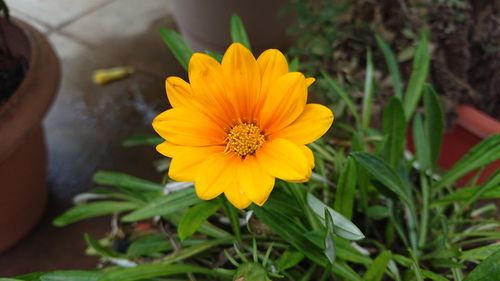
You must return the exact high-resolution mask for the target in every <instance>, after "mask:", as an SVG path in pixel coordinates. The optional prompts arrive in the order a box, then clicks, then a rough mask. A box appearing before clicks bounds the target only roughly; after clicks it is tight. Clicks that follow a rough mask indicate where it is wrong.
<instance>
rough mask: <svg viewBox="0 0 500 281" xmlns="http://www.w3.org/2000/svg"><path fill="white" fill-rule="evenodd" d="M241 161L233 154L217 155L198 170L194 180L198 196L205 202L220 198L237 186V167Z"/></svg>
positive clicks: (207, 160)
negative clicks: (223, 193)
mask: <svg viewBox="0 0 500 281" xmlns="http://www.w3.org/2000/svg"><path fill="white" fill-rule="evenodd" d="M240 161H241V159H239V158H238V157H235V156H234V155H232V154H227V153H216V154H213V155H212V156H210V157H209V158H207V159H206V160H205V161H204V162H203V163H202V164H201V166H200V167H199V168H198V171H197V173H196V176H195V179H194V187H195V190H196V194H197V195H198V197H200V198H201V199H203V200H210V199H213V198H215V197H217V196H219V195H220V194H221V193H222V192H225V191H226V190H228V189H229V188H234V187H235V186H236V185H237V178H236V166H237V165H238V164H239V162H240Z"/></svg>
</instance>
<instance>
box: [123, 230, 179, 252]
mask: <svg viewBox="0 0 500 281" xmlns="http://www.w3.org/2000/svg"><path fill="white" fill-rule="evenodd" d="M170 250H172V245H171V244H170V243H168V242H167V239H166V238H165V236H164V235H160V234H150V235H146V236H143V237H140V238H138V239H137V240H135V241H134V242H132V244H130V246H129V247H128V249H127V256H131V257H137V256H150V255H152V254H156V253H159V252H164V251H170Z"/></svg>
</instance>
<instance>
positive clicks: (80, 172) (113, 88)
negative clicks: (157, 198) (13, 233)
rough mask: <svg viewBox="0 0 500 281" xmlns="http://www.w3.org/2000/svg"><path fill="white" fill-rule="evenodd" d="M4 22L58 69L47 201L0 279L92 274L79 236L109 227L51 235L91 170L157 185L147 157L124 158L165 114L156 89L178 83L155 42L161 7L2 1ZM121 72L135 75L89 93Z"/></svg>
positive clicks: (138, 153)
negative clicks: (18, 24) (32, 30)
mask: <svg viewBox="0 0 500 281" xmlns="http://www.w3.org/2000/svg"><path fill="white" fill-rule="evenodd" d="M7 4H8V5H9V6H10V7H11V10H12V14H13V15H14V16H16V17H18V18H21V19H23V20H25V21H27V22H29V23H31V24H33V25H34V26H35V27H36V28H38V29H39V30H40V31H41V32H43V33H44V34H46V36H47V37H48V38H49V40H50V42H51V43H52V44H53V46H54V48H55V50H56V52H57V54H58V55H59V57H60V60H61V66H62V77H61V87H60V90H59V94H58V97H57V99H56V101H55V103H54V105H53V107H52V109H51V110H50V112H49V113H48V115H47V118H46V120H45V123H44V125H45V129H46V135H47V136H46V139H47V144H48V148H49V185H50V191H51V199H50V203H49V207H48V211H47V214H46V216H45V218H44V219H43V221H42V222H41V223H40V224H39V225H38V226H37V228H36V229H35V230H34V231H33V233H31V234H30V235H29V236H28V237H26V238H25V239H24V240H23V241H21V242H20V243H19V244H18V245H17V246H15V247H14V248H12V249H11V250H9V251H7V252H6V253H4V254H1V255H0V277H3V276H13V275H16V274H21V273H26V272H33V271H47V270H53V269H79V268H92V267H94V266H95V265H96V260H95V259H94V258H89V257H86V256H85V254H84V249H85V243H84V241H83V233H85V232H88V233H90V234H93V235H95V237H98V236H99V235H102V234H104V233H105V232H106V231H108V230H109V226H108V224H109V219H108V218H102V219H95V220H90V221H86V222H83V223H77V224H74V225H71V226H69V227H66V228H55V227H53V226H51V220H52V218H53V217H54V216H56V215H57V214H59V213H61V212H62V211H63V210H64V209H65V208H67V207H68V206H70V205H71V198H72V197H73V196H74V195H75V194H77V193H80V192H83V191H85V190H87V189H88V188H90V187H92V182H91V176H92V174H93V173H94V172H95V171H96V170H99V169H106V170H116V171H123V172H128V173H131V174H134V175H136V176H141V177H145V178H148V179H151V180H160V179H161V177H162V175H160V174H158V173H156V171H155V170H154V167H153V165H152V161H154V160H156V159H159V158H160V157H161V156H160V155H158V154H157V153H156V152H155V151H154V149H153V148H149V147H140V148H131V149H126V148H123V147H121V145H120V144H121V142H122V141H123V140H124V139H125V138H127V137H129V136H133V135H137V134H152V133H153V131H152V129H151V125H150V124H151V120H152V118H153V117H154V116H155V115H156V114H157V113H158V112H160V111H162V110H164V109H165V108H166V107H167V103H166V97H165V90H164V79H165V77H166V76H167V75H179V74H182V70H181V68H180V66H179V65H178V64H177V62H176V61H175V59H174V58H173V56H172V55H171V54H170V52H169V51H168V50H167V48H166V46H165V45H164V44H163V42H162V40H161V38H160V37H159V33H158V29H159V28H160V27H173V26H174V23H173V20H172V17H171V15H170V2H169V1H168V0H145V1H136V0H85V1H81V0H7ZM124 65H127V66H128V65H130V66H133V67H134V68H135V69H136V73H135V74H133V75H132V76H131V77H130V78H128V79H125V80H122V81H118V82H114V83H112V84H109V85H106V86H97V85H94V84H93V83H92V81H91V73H92V72H93V71H94V70H95V69H98V68H108V67H115V66H124Z"/></svg>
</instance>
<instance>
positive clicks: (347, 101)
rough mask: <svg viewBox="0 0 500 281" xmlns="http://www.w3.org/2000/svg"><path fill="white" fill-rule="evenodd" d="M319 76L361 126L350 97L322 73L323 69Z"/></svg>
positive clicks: (326, 74) (324, 72)
mask: <svg viewBox="0 0 500 281" xmlns="http://www.w3.org/2000/svg"><path fill="white" fill-rule="evenodd" d="M320 72H321V75H323V78H324V79H325V81H326V82H327V83H328V85H329V86H330V88H331V89H332V90H333V91H335V92H336V93H337V94H338V95H339V96H340V98H341V99H342V100H343V101H344V102H345V104H346V105H347V108H349V110H350V111H351V113H352V115H353V116H354V119H355V120H356V124H358V125H361V118H360V117H359V114H358V111H357V109H356V106H355V105H354V102H353V101H352V99H351V97H350V96H349V95H348V94H347V93H346V92H345V91H344V90H343V89H342V88H341V87H340V86H339V85H338V84H337V82H335V81H334V80H333V79H332V78H331V77H330V76H329V75H328V73H326V71H324V70H323V69H322V70H320Z"/></svg>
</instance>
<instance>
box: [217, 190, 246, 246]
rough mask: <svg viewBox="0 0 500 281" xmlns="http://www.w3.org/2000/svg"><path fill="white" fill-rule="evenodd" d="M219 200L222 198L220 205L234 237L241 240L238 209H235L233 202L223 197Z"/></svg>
mask: <svg viewBox="0 0 500 281" xmlns="http://www.w3.org/2000/svg"><path fill="white" fill-rule="evenodd" d="M220 200H222V207H223V208H224V212H225V213H226V215H227V217H228V219H229V224H230V225H231V229H232V230H233V233H234V235H235V236H236V239H238V241H241V226H240V218H239V217H238V209H236V207H234V206H233V204H231V203H229V201H228V200H227V199H226V198H225V197H224V198H221V199H220Z"/></svg>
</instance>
